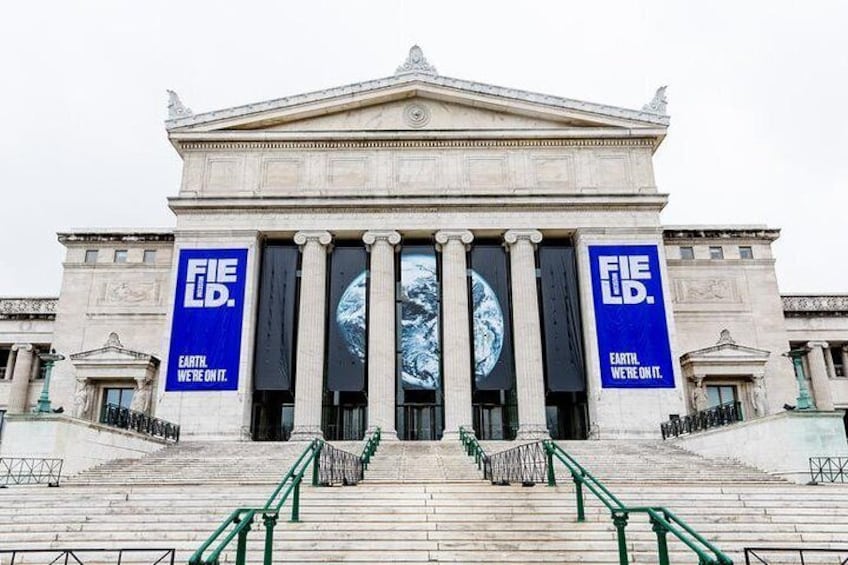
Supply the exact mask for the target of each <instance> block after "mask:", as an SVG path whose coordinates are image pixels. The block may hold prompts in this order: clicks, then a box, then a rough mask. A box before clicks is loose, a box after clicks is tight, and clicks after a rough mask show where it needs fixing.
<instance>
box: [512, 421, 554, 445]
mask: <svg viewBox="0 0 848 565" xmlns="http://www.w3.org/2000/svg"><path fill="white" fill-rule="evenodd" d="M515 439H516V441H539V440H543V439H551V434H550V432H549V431H548V427H547V426H544V425H542V424H519V426H518V431H517V432H516V434H515Z"/></svg>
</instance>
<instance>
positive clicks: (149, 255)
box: [143, 249, 156, 265]
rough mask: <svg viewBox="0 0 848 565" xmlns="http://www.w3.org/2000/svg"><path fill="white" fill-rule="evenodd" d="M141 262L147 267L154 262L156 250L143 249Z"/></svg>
mask: <svg viewBox="0 0 848 565" xmlns="http://www.w3.org/2000/svg"><path fill="white" fill-rule="evenodd" d="M143 261H144V262H145V263H147V264H148V265H149V264H151V263H155V262H156V250H155V249H145V250H144V259H143Z"/></svg>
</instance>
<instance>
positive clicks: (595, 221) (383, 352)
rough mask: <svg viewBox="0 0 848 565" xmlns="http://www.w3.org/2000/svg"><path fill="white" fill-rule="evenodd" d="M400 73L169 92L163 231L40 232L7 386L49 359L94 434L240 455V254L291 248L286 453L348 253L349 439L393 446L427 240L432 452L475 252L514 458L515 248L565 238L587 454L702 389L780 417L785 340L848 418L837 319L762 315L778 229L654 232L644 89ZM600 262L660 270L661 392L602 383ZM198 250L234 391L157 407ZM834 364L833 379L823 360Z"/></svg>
mask: <svg viewBox="0 0 848 565" xmlns="http://www.w3.org/2000/svg"><path fill="white" fill-rule="evenodd" d="M420 60H421V58H416V59H415V61H418V62H415V63H410V64H409V65H404V66H402V67H401V68H400V69H399V70H398V73H396V74H395V75H393V76H391V77H387V78H384V79H377V80H374V81H368V82H364V83H359V84H355V85H349V86H345V87H340V88H336V89H329V90H325V91H319V92H314V93H308V94H304V95H298V96H293V97H289V98H282V99H278V100H271V101H267V102H262V103H259V104H252V105H247V106H241V107H237V108H230V109H226V110H220V111H216V112H209V113H205V114H192V113H191V111H190V110H188V109H187V108H185V107H184V106H183V105H182V103H181V102H179V99H178V97H176V95H175V94H173V95H172V106H173V107H172V108H171V110H172V111H171V119H170V120H169V121H168V122H167V123H166V127H167V131H168V136H169V139H170V141H171V142H172V144H173V145H174V147H175V148H176V150H177V152H178V153H179V155H180V157H181V158H182V159H183V163H184V166H183V175H182V179H181V183H180V186H179V189H178V191H177V194H176V196H174V197H172V198H170V199H169V206H170V208H171V210H172V211H173V212H174V214H175V216H176V227H175V229H173V230H170V229H169V230H145V231H132V230H108V231H95V230H92V231H85V232H83V231H80V232H70V233H62V234H59V241H60V242H61V243H62V244H63V245H64V246H65V247H66V249H67V255H66V260H65V272H64V278H63V281H62V289H61V293H60V296H59V299H58V302H57V303H56V302H52V303H51V304H54V306H53V308H54V309H55V314H54V313H53V312H52V311H51V312H47V310H48V309H50V308H51V307H48V306H46V305H45V304H35V303H33V304H30V305H29V306H26V307H24V306H21V305H20V304H11V303H10V304H8V305H6V304H5V303H4V301H2V300H0V345H2V344H3V343H8V344H9V345H15V355H12V356H11V357H10V359H11V358H16V359H18V361H17V362H14V363H13V362H11V361H10V365H14V366H18V367H19V368H21V370H23V369H27V370H28V371H30V372H32V371H33V369H32V368H31V367H30V368H27V365H26V363H27V359H30V358H31V359H35V358H36V357H35V356H34V355H32V353H31V350H30V349H27V347H29V346H30V345H31V344H33V343H37V344H38V346H40V347H42V348H43V347H44V346H49V345H52V347H55V348H56V349H57V350H58V351H60V352H62V353H64V354H65V355H66V356H68V357H69V359H68V360H66V361H64V362H61V363H59V364H57V366H56V368H55V380H54V383H53V386H52V391H51V392H52V395H53V398H54V404H56V405H64V406H65V409H66V411H68V412H73V415H74V416H77V417H82V418H85V419H96V418H97V410H98V409H99V407H100V406H102V404H103V402H104V397H103V394H104V392H103V391H104V390H105V389H106V388H108V387H119V388H120V387H127V388H130V389H133V390H134V391H136V392H135V394H136V396H135V398H134V404H133V408H134V409H138V410H140V411H145V412H148V413H153V414H155V415H156V416H157V417H160V418H163V419H165V420H170V421H174V422H177V423H179V424H180V425H181V426H182V433H183V435H184V436H193V437H205V438H219V439H226V438H241V439H246V438H249V437H250V434H251V421H252V413H253V408H254V405H253V404H254V401H253V367H254V358H255V351H254V343H255V339H256V335H255V334H256V324H257V309H258V307H259V306H258V300H259V298H258V281H259V277H260V262H261V256H262V249H263V245H264V244H265V242H267V241H275V242H288V243H291V244H296V245H297V246H299V247H300V250H301V255H300V261H301V263H300V268H299V269H300V277H301V279H300V280H301V283H300V294H299V306H298V312H299V315H298V319H299V320H300V321H299V323H298V328H297V342H296V378H295V387H294V390H293V394H294V420H293V426H294V429H293V430H292V437H293V438H294V439H298V438H309V437H314V436H319V435H321V434H322V401H323V399H322V397H323V395H324V390H323V383H324V378H325V375H324V371H325V367H324V363H325V354H326V351H325V350H326V347H327V343H326V336H325V332H326V324H327V322H326V320H327V317H328V315H329V314H328V306H327V304H326V300H325V295H326V292H325V288H326V285H327V282H326V280H327V277H328V273H327V264H328V263H327V257H328V256H330V255H331V254H332V252H333V247H334V246H335V245H344V244H350V243H356V244H358V245H364V246H367V248H368V252H369V255H368V257H369V258H368V262H369V270H370V275H369V277H370V280H369V287H368V288H369V290H368V292H369V297H370V298H369V300H370V305H369V309H370V311H371V315H373V316H378V317H379V319H380V320H386V323H385V324H372V325H371V326H369V329H368V343H369V349H368V364H367V372H368V386H367V396H368V403H369V404H368V420H369V423H370V425H371V426H375V425H379V426H380V427H381V428H382V429H383V432H384V436H385V437H389V438H391V437H393V436H394V425H395V417H396V416H395V408H394V402H395V400H394V396H393V392H392V391H393V390H394V388H393V387H394V386H395V374H396V369H397V368H396V366H395V355H396V351H395V343H396V340H397V336H396V327H395V324H393V323H391V321H392V320H394V311H395V304H394V300H395V299H394V284H395V281H396V280H397V272H396V261H395V253H396V251H397V250H399V249H401V248H402V246H403V245H404V242H405V241H407V240H409V241H428V242H431V244H432V245H433V246H434V248H437V249H438V261H439V268H440V276H441V277H442V278H441V289H442V291H441V292H442V294H441V300H442V302H443V303H442V312H443V316H442V324H443V332H444V336H443V340H444V343H445V346H444V348H443V351H442V353H443V358H442V371H443V376H444V437H446V438H448V437H454V436H455V435H456V434H457V433H458V431H459V428H460V427H462V426H465V427H469V426H471V425H472V424H473V423H474V422H472V419H473V415H472V390H471V379H472V374H471V360H472V355H473V351H472V343H471V342H472V339H471V336H470V335H469V332H468V328H469V324H470V322H469V295H468V282H467V278H466V277H467V272H468V269H469V266H468V264H467V261H468V256H467V250H468V249H469V248H471V247H473V246H474V245H475V244H476V242H478V241H495V242H499V243H500V244H502V245H503V246H505V248H506V249H507V252H508V257H509V269H510V272H509V280H510V281H511V290H510V295H509V300H510V303H511V305H512V306H511V308H512V310H511V312H507V316H508V317H510V319H511V323H512V327H513V332H514V340H513V350H514V382H515V387H516V390H515V393H516V402H517V422H514V423H515V424H516V427H517V433H518V437H519V438H523V439H532V438H538V437H545V436H546V435H547V433H548V430H547V427H546V412H545V410H546V408H545V403H546V400H545V398H546V388H545V386H546V384H545V376H544V371H543V358H542V354H543V344H542V341H543V340H542V336H541V333H540V331H541V330H540V327H541V321H540V316H539V296H538V290H537V286H536V284H537V283H536V279H537V269H538V268H539V265H538V263H537V260H538V259H537V255H536V248H537V246H538V245H540V244H544V242H546V241H568V242H570V244H571V245H573V247H574V250H575V253H576V258H577V283H578V291H579V295H580V296H579V307H580V311H581V318H580V319H581V322H580V330H581V331H582V336H583V337H582V347H583V350H584V356H585V363H584V364H585V375H584V376H585V382H586V392H585V398H586V408H587V412H588V429H587V434H586V435H587V436H588V437H590V438H613V437H619V438H620V437H653V436H657V435H658V434H659V423H660V422H661V421H663V420H665V419H667V418H668V417H669V415H670V414H684V413H687V412H690V411H693V410H695V409H697V408H701V407H703V406H702V404H703V403H704V402H705V401H706V399H705V394H706V392H705V391H706V389H705V388H703V387H708V386H722V385H726V386H736V387H737V389H736V390H737V391H738V394H739V395H741V397H742V400H744V402H745V403H746V407H747V412H748V413H749V414H751V415H756V416H765V415H767V414H773V413H776V412H778V411H781V410H782V409H783V406H784V404H787V403H789V404H791V403H793V402H794V399H795V396H796V393H797V388H796V382H795V379H794V373H793V369H792V365H791V363H790V362H789V361H788V360H787V359H786V358H785V357H783V356H782V355H781V354H782V353H783V352H785V351H786V350H787V349H788V348H789V346H790V343H793V344H794V343H795V342H804V343H805V344H806V342H807V341H811V342H815V343H813V344H812V345H810V350H811V352H812V353H813V354H816V355H820V356H821V357H822V358H821V360H819V359H818V358H816V359H815V362H813V363H810V364H809V369H810V370H811V371H812V374H814V376H815V379H813V380H814V385H815V384H816V383H817V384H818V388H819V392H820V396H821V395H822V394H823V393H822V387H824V386H827V385H828V384H829V385H830V387H829V388H828V391H829V392H830V395H829V396H830V398H831V404H830V405H826V406H827V407H828V408H830V407H831V405H832V406H833V407H835V408H848V385H846V386H842V385H843V384H844V383H842V381H840V380H839V379H840V378H842V377H841V375H844V374H845V368H846V366H848V364H846V361H845V359H846V356H848V352H846V351H845V347H844V346H845V344H846V343H848V326H846V325H845V324H843V323H841V322H840V320H848V317H838V316H831V315H830V314H831V312H832V307H835V308H839V307H840V306H839V305H840V304H842V302H840V300H842V299H838V298H834V299H833V300H832V301H830V302H827V303H826V304H824V305H823V304H820V302H821V300H822V299H818V300H819V301H818V302H817V301H816V300H817V299H809V300H808V301H806V302H805V301H804V300H801V299H800V298H797V299H793V298H790V297H787V298H785V299H784V300H783V301H782V300H781V297H780V295H779V292H778V287H777V281H776V277H775V271H774V259H773V257H772V254H771V253H772V251H771V244H772V242H773V241H774V240H775V239H777V237H778V235H779V232H778V230H774V229H769V228H765V227H761V226H750V227H739V226H736V227H723V226H684V227H668V226H665V227H664V226H662V225H661V223H660V218H659V214H660V212H661V210H662V209H663V208H664V206H665V204H666V202H667V198H668V196H667V195H666V194H663V193H661V192H659V190H658V188H657V186H656V181H655V178H654V171H653V154H654V152H655V151H656V150H657V148H658V147H659V145H660V144H661V143H662V140H663V138H664V137H665V135H666V130H667V127H668V123H669V120H668V117H667V116H665V115H663V114H662V113H661V112H664V109H665V99H664V91H663V92H658V94H657V96H658V98H657V99H656V100H655V101H654V102H653V103H652V104H649V105H647V106H646V107H645V109H643V110H641V111H640V110H628V109H622V108H614V107H610V106H603V105H599V104H592V103H586V102H579V101H575V100H570V99H565V98H559V97H554V96H547V95H541V94H535V93H529V92H524V91H519V90H514V89H505V88H501V87H495V86H491V85H485V84H480V83H474V82H469V81H464V80H460V79H452V78H449V77H442V76H439V75H437V74H436V73H435V69H434V68H432V67H431V66H430V65H429V64H424V65H422V64H420ZM425 62H426V60H425ZM601 244H610V245H627V244H630V245H648V246H655V247H656V248H657V249H658V253H659V258H660V273H659V274H660V277H661V280H662V290H663V295H664V300H665V303H664V306H665V315H666V320H665V323H666V325H667V326H668V332H669V341H670V347H671V351H672V358H673V359H674V363H673V365H674V366H673V372H674V375H673V382H674V388H665V389H659V388H654V389H638V390H632V389H620V388H603V387H602V386H601V381H600V369H599V364H600V357H599V356H600V352H599V347H598V341H597V339H596V329H595V312H594V303H593V301H592V293H593V290H592V283H591V276H590V263H589V247H590V246H592V245H601ZM204 248H207V249H215V248H242V249H247V251H248V259H247V268H246V291H245V300H244V307H243V328H242V334H241V352H240V356H239V363H240V364H239V374H238V388H237V390H233V391H225V392H173V391H166V389H165V383H164V381H165V378H164V373H165V368H166V367H167V366H168V363H169V362H173V360H169V359H168V344H169V343H170V340H171V325H172V315H173V310H174V308H173V306H174V301H175V298H174V292H175V290H174V289H175V288H176V284H177V280H176V279H177V273H176V266H177V261H178V256H179V253H180V251H181V250H184V249H204ZM843 302H844V300H843ZM834 304H835V306H834ZM805 308H806V310H805ZM27 309H28V310H27ZM19 310H27V311H26V312H22V311H21V312H19ZM801 313H804V314H803V315H801ZM807 313H809V314H810V315H807ZM26 316H30V318H31V319H27V318H25V317H26ZM39 316H40V317H39ZM53 316H55V321H54V320H52V317H53ZM7 321H9V322H10V323H11V322H14V323H15V324H18V325H17V326H16V328H17V330H18V332H19V333H17V334H16V333H15V328H12V327H11V326H9V327H8V328H7V326H6V325H4V324H6V322H7ZM21 324H24V325H21ZM26 324H29V325H26ZM39 324H40V325H39ZM7 330H8V331H7ZM725 331H726V332H729V333H728V334H726V336H727V338H725V334H724V333H723V332H725ZM21 332H22V333H21ZM39 332H41V334H43V335H40V336H39ZM32 336H39V337H37V338H36V337H32ZM719 336H722V337H721V339H719V342H718V344H716V340H717V338H719ZM729 336H733V338H735V339H736V340H738V344H737V343H736V342H734V341H733V338H730V337H729ZM722 340H724V341H722ZM823 341H827V343H828V345H827V346H823V345H822V342H823ZM731 342H733V343H731ZM816 344H818V345H816ZM834 344H836V346H838V347H842V349H841V350H840V351H842V355H843V357H841V358H839V359H841V360H842V361H841V363H839V362H835V361H834V359H836V358H833V357H832V355H831V357H830V358H828V357H827V356H826V355H825V352H830V351H831V349H832V347H833V346H834ZM839 359H837V361H838V360H839ZM819 361H821V362H819ZM681 362H682V365H681ZM681 367H682V368H681ZM840 367H841V368H840ZM822 378H824V379H825V380H822ZM13 380H14V379H13ZM845 380H846V383H848V379H845ZM7 381H10V379H8V378H6V379H5V380H0V408H3V407H4V406H7V405H8V406H11V404H12V403H16V405H17V404H21V403H22V402H21V401H20V400H18V398H20V397H21V396H20V395H21V394H22V391H23V389H24V388H27V390H26V391H24V394H27V395H29V396H28V400H27V401H26V402H25V404H27V406H29V405H32V403H33V402H34V395H35V394H37V393H36V392H34V390H35V387H31V386H30V387H23V385H21V384H20V383H19V387H22V388H19V389H17V391H16V392H14V393H13V389H14V382H12V383H11V386H10V382H7ZM822 383H825V384H822ZM843 389H844V390H843ZM15 395H17V396H15ZM821 397H822V398H824V396H821Z"/></svg>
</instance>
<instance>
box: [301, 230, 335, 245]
mask: <svg viewBox="0 0 848 565" xmlns="http://www.w3.org/2000/svg"><path fill="white" fill-rule="evenodd" d="M310 241H314V242H316V243H320V244H321V245H329V244H330V242H331V241H333V236H332V235H331V234H330V232H328V231H299V232H297V233H296V234H294V242H295V243H296V244H297V245H306V244H307V243H309V242H310Z"/></svg>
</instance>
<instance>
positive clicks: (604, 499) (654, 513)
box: [543, 441, 733, 565]
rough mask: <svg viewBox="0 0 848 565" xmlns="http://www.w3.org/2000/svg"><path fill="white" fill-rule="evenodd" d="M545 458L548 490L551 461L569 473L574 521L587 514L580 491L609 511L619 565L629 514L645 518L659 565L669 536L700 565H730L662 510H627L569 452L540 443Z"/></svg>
mask: <svg viewBox="0 0 848 565" xmlns="http://www.w3.org/2000/svg"><path fill="white" fill-rule="evenodd" d="M543 444H544V446H545V453H546V454H547V458H548V461H547V463H548V465H547V466H548V486H555V485H556V474H555V472H554V461H555V460H556V461H559V462H560V463H562V464H563V465H564V466H565V467H566V468H567V469H568V471H569V473H571V478H572V480H573V481H574V488H575V498H576V502H577V521H578V522H583V521H584V520H585V519H586V513H585V508H584V502H583V487H584V486H585V487H586V488H587V489H589V492H591V493H592V494H594V495H595V497H596V498H598V500H600V501H601V503H602V504H603V505H604V506H606V507H607V509H608V510H609V511H610V514H611V517H612V522H613V525H614V526H615V529H616V532H617V537H618V558H619V563H620V565H628V557H627V539H626V537H625V528H626V527H627V522H628V520H629V518H630V515H631V514H637V513H643V514H647V515H648V518H649V520H650V522H651V526H652V529H653V531H654V533H655V534H656V535H657V552H658V554H659V565H669V557H668V542H667V539H666V537H667V535H668V534H669V533H671V534H672V535H673V536H674V537H676V538H677V539H679V540H680V541H681V542H682V543H683V544H684V545H686V546H687V547H689V549H691V550H692V551H693V552H695V554H696V555H697V556H698V562H699V564H700V565H733V560H731V559H730V558H729V557H728V556H727V555H725V554H724V553H723V552H722V551H721V550H720V549H719V548H717V547H716V546H715V545H713V544H712V543H710V542H709V541H707V540H706V539H705V538H704V537H703V536H702V535H701V534H699V533H698V532H696V531H695V530H694V529H693V528H692V527H691V526H690V525H689V524H687V523H686V522H684V521H683V520H681V519H680V518H678V517H677V516H676V515H675V514H674V513H672V512H671V511H670V510H668V509H667V508H665V507H663V506H626V505H625V504H624V503H623V502H621V500H619V499H618V498H617V497H616V496H615V495H614V494H612V492H610V490H609V489H608V488H607V487H606V486H605V485H604V484H603V483H601V482H600V481H599V480H598V479H596V478H595V477H594V476H593V475H592V474H591V473H590V472H589V471H587V470H586V469H585V468H584V467H583V466H582V465H580V463H578V462H577V460H576V459H574V457H572V456H571V455H570V454H569V453H568V452H566V451H565V450H564V449H562V448H561V447H560V446H559V445H557V444H556V443H554V442H552V441H545V442H543Z"/></svg>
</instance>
